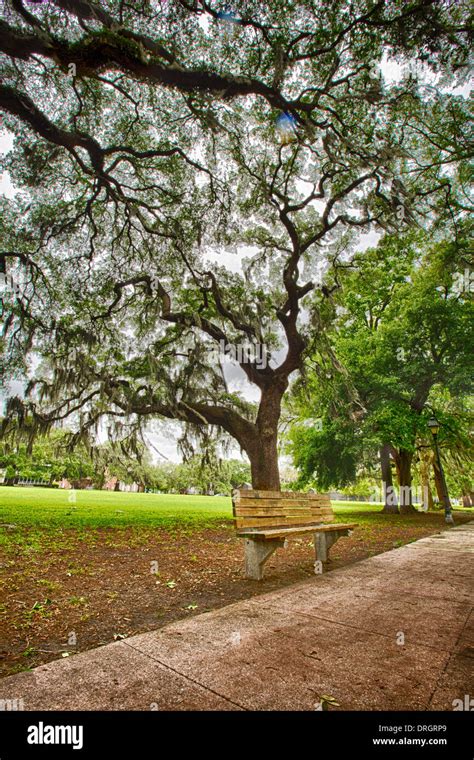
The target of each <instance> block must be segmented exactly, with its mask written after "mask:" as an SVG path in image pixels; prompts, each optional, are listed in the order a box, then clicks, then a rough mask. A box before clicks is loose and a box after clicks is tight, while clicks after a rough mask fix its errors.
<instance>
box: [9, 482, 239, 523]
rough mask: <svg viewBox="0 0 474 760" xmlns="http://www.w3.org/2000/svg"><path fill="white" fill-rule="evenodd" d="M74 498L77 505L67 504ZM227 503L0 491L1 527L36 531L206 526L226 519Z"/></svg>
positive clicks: (203, 499) (207, 499)
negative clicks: (178, 524) (47, 529)
mask: <svg viewBox="0 0 474 760" xmlns="http://www.w3.org/2000/svg"><path fill="white" fill-rule="evenodd" d="M72 498H74V499H75V501H69V499H72ZM231 518H232V505H231V501H230V498H225V497H221V496H181V495H178V494H153V493H120V492H114V491H74V492H71V491H67V490H62V489H61V490H59V489H52V488H18V487H8V486H5V487H0V523H2V522H8V523H15V524H18V525H29V526H35V527H44V528H45V527H53V526H61V527H62V528H74V527H78V528H79V527H81V528H82V527H91V528H100V527H120V526H130V525H136V526H147V527H150V528H151V527H161V528H165V527H167V526H169V525H176V523H180V524H183V527H184V526H192V525H195V526H196V527H197V526H199V527H200V528H202V527H205V526H206V524H213V523H215V521H216V520H226V519H228V520H230V519H231Z"/></svg>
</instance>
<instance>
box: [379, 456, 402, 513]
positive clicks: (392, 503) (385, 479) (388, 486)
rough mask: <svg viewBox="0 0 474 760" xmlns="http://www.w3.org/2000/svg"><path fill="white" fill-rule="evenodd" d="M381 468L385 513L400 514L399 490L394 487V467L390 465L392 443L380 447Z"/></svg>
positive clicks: (383, 510)
mask: <svg viewBox="0 0 474 760" xmlns="http://www.w3.org/2000/svg"><path fill="white" fill-rule="evenodd" d="M380 468H381V471H382V489H383V498H384V507H383V509H382V512H385V514H391V515H397V514H398V499H397V492H396V490H395V488H394V487H393V479H392V468H391V466H390V445H389V444H388V443H385V444H384V445H383V446H382V447H381V449H380Z"/></svg>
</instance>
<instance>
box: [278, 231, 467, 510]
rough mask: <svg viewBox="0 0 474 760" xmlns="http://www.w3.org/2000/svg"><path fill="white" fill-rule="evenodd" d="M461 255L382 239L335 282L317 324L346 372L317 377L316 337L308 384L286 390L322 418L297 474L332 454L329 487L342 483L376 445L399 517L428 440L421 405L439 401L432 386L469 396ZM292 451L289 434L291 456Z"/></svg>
mask: <svg viewBox="0 0 474 760" xmlns="http://www.w3.org/2000/svg"><path fill="white" fill-rule="evenodd" d="M467 250H468V241H467V240H466V239H464V243H461V239H459V240H458V245H457V246H456V247H454V246H453V245H452V243H451V242H448V243H447V242H444V243H443V242H440V243H430V242H429V241H428V240H427V239H426V236H424V235H421V234H417V235H416V236H413V235H412V236H411V237H409V236H405V237H403V238H398V237H394V236H393V237H390V236H386V237H384V238H383V239H382V241H381V242H380V244H379V245H378V247H377V248H376V249H373V250H371V251H368V252H366V253H365V254H364V256H363V259H362V260H361V262H360V263H359V264H358V268H357V271H356V272H349V271H347V272H345V273H344V274H343V275H341V285H342V287H341V288H340V290H338V291H337V292H335V293H334V296H333V304H332V309H327V310H326V319H327V323H328V324H330V325H331V327H330V330H329V335H330V341H331V348H332V350H333V351H334V354H335V356H336V357H337V360H338V361H339V362H340V363H341V365H342V366H343V367H344V370H345V372H346V373H347V374H346V375H344V374H343V373H339V374H337V375H335V376H333V373H332V374H331V373H328V372H327V371H326V370H327V367H326V366H325V364H324V361H323V358H324V356H325V355H326V354H327V349H325V347H324V345H323V350H322V353H321V352H318V340H316V341H315V344H314V352H313V359H314V361H313V362H312V363H310V364H309V365H308V366H309V370H308V372H309V374H310V381H309V384H308V382H307V380H306V381H305V380H303V381H302V382H301V383H300V384H299V385H298V384H297V385H296V387H295V390H296V392H297V399H299V405H300V410H301V412H302V413H303V414H306V416H310V414H311V415H313V416H316V415H317V414H318V411H319V413H320V414H321V413H322V414H323V415H324V417H323V429H322V431H321V433H319V434H318V433H315V434H314V440H313V441H312V442H310V445H309V447H304V446H303V448H302V449H301V451H300V452H299V453H296V460H295V462H296V463H297V464H299V466H301V460H302V458H303V457H305V458H306V459H305V461H304V462H303V465H304V466H303V471H305V469H304V468H305V466H306V461H309V462H310V467H311V466H314V468H315V471H316V472H317V471H318V466H319V465H316V464H315V462H314V459H317V458H318V457H319V458H320V461H324V452H325V454H326V457H327V458H328V459H329V462H330V463H331V451H334V452H335V457H334V461H333V462H332V463H331V465H330V468H329V469H330V472H331V478H332V481H331V483H332V484H333V485H344V484H345V479H344V477H341V476H340V473H338V469H340V468H341V466H343V464H344V463H345V462H346V461H347V459H348V458H349V461H350V463H351V468H352V472H355V469H356V465H357V463H358V461H360V458H361V456H362V452H363V451H364V452H368V451H369V450H370V448H372V450H373V448H374V445H375V446H376V448H377V449H378V450H379V451H380V462H381V468H382V473H381V474H382V481H383V482H384V491H385V511H394V512H396V511H398V510H397V503H396V500H395V499H394V498H393V496H392V492H391V491H390V489H391V487H392V480H391V468H390V457H391V458H392V459H393V460H394V462H395V465H396V470H397V476H398V483H399V486H400V501H401V503H400V510H401V511H410V510H411V508H412V500H411V493H412V490H411V485H412V462H413V457H414V456H415V454H416V452H417V448H419V446H420V445H422V443H421V439H423V440H425V441H426V440H427V436H428V437H429V433H428V429H427V419H428V417H429V416H430V414H431V412H430V408H431V407H430V404H431V403H436V404H437V403H438V400H439V399H440V398H442V394H441V395H440V389H442V391H443V392H445V393H447V392H450V393H451V394H460V395H461V396H462V395H463V394H466V393H467V392H469V391H470V390H471V389H472V352H471V349H470V346H471V345H472V298H471V294H470V292H469V291H468V290H460V289H459V288H458V279H459V278H458V276H457V275H458V271H459V265H460V264H461V263H462V261H463V259H464V258H465V256H466V255H467ZM344 399H347V400H346V402H344ZM427 404H428V406H429V408H427ZM297 405H298V401H297ZM441 411H442V410H441ZM324 422H325V424H326V427H327V429H326V430H325V428H324ZM453 426H454V418H453V420H452V425H451V428H452V430H454V427H453ZM334 428H337V429H338V430H339V431H340V436H339V438H338V441H339V445H337V443H336V441H333V440H332V430H334ZM457 430H458V432H457V434H454V433H452V435H451V442H452V443H453V441H454V440H458V443H459V442H460V441H461V440H464V446H466V443H465V434H464V436H463V435H461V433H460V432H459V425H457ZM425 445H426V446H432V441H428V443H427V444H425ZM300 446H301V441H299V439H298V436H296V438H295V445H294V447H293V450H294V451H296V450H297V449H298V447H300ZM308 449H309V450H308ZM321 449H322V450H321ZM348 476H349V477H350V473H346V479H347V477H348ZM328 484H329V481H328Z"/></svg>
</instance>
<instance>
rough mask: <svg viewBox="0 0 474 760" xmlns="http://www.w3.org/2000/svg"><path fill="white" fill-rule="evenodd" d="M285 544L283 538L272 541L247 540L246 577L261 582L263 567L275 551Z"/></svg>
mask: <svg viewBox="0 0 474 760" xmlns="http://www.w3.org/2000/svg"><path fill="white" fill-rule="evenodd" d="M284 543H285V541H284V539H282V538H274V539H272V540H270V541H262V540H260V541H259V540H257V539H255V538H246V539H245V577H246V578H251V579H252V580H254V581H261V580H262V578H263V566H264V565H265V562H266V561H267V560H268V559H269V557H270V556H271V555H272V554H273V552H274V551H275V549H278V547H279V546H283V545H284Z"/></svg>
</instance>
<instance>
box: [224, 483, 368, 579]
mask: <svg viewBox="0 0 474 760" xmlns="http://www.w3.org/2000/svg"><path fill="white" fill-rule="evenodd" d="M232 508H233V513H234V522H235V528H236V532H237V536H238V537H239V538H242V539H243V540H244V546H245V576H246V577H247V578H251V579H253V580H262V578H263V568H264V565H265V562H266V561H267V560H268V559H269V557H270V556H271V555H272V554H273V552H274V551H275V550H276V549H278V547H280V546H285V543H286V539H287V538H292V537H295V536H301V535H305V534H308V533H312V534H313V537H314V549H315V553H316V562H315V572H322V567H323V562H328V560H329V549H330V548H331V546H332V545H333V544H334V543H335V542H336V541H337V540H338V539H339V538H341V536H349V535H350V534H351V532H352V530H353V529H354V528H356V527H357V523H335V522H331V521H332V520H333V518H334V512H333V510H332V506H331V500H330V499H329V496H328V495H327V494H316V493H295V492H293V491H281V492H280V491H254V490H252V489H248V488H246V489H244V488H242V489H236V490H235V491H233V493H232Z"/></svg>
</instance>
